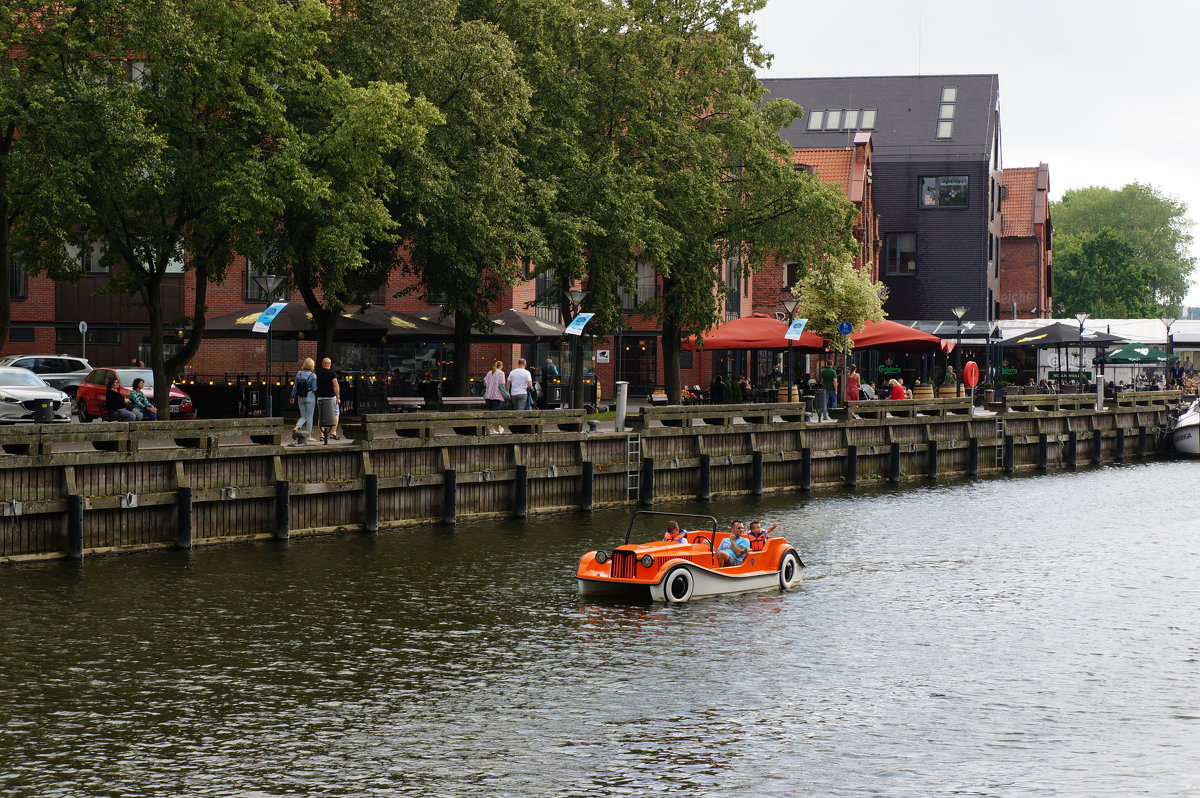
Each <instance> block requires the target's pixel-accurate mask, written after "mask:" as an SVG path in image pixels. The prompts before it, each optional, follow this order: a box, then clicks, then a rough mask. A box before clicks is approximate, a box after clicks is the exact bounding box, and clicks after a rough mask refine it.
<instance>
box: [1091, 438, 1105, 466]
mask: <svg viewBox="0 0 1200 798" xmlns="http://www.w3.org/2000/svg"><path fill="white" fill-rule="evenodd" d="M1103 459H1104V433H1103V432H1101V431H1100V430H1095V431H1093V432H1092V462H1093V463H1099V462H1100V461H1101V460H1103Z"/></svg>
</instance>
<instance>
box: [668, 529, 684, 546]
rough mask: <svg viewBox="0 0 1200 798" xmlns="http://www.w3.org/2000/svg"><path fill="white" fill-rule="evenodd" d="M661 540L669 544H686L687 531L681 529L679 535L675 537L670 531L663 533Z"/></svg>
mask: <svg viewBox="0 0 1200 798" xmlns="http://www.w3.org/2000/svg"><path fill="white" fill-rule="evenodd" d="M662 539H663V540H665V541H668V542H670V543H687V542H688V539H687V530H686V529H681V530H679V533H678V534H676V535H672V534H671V532H670V530H668V531H666V532H663V537H662Z"/></svg>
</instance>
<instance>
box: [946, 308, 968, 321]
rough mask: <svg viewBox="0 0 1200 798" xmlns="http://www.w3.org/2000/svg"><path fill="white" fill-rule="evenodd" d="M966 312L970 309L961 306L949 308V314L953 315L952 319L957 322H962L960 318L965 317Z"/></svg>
mask: <svg viewBox="0 0 1200 798" xmlns="http://www.w3.org/2000/svg"><path fill="white" fill-rule="evenodd" d="M968 310H970V308H968V307H965V306H963V305H955V306H954V307H952V308H950V312H951V313H953V314H954V318H956V319H958V320H959V321H962V317H963V316H965V315H967V311H968Z"/></svg>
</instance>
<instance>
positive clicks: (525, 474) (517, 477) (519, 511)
mask: <svg viewBox="0 0 1200 798" xmlns="http://www.w3.org/2000/svg"><path fill="white" fill-rule="evenodd" d="M513 479H514V481H515V482H516V484H515V485H514V486H513V504H514V505H516V506H515V507H514V508H513V515H515V516H516V517H517V518H524V517H525V516H527V515H529V466H527V465H519V466H517V469H516V473H515V474H514V475H513Z"/></svg>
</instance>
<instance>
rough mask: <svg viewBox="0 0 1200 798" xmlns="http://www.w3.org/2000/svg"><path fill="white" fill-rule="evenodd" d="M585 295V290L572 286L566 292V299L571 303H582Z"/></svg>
mask: <svg viewBox="0 0 1200 798" xmlns="http://www.w3.org/2000/svg"><path fill="white" fill-rule="evenodd" d="M586 296H587V291H581V290H580V289H578V288H572V289H571V290H570V291H568V292H567V293H566V297H567V301H568V302H570V303H571V304H572V305H576V306H578V305H582V304H583V299H584V297H586Z"/></svg>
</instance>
